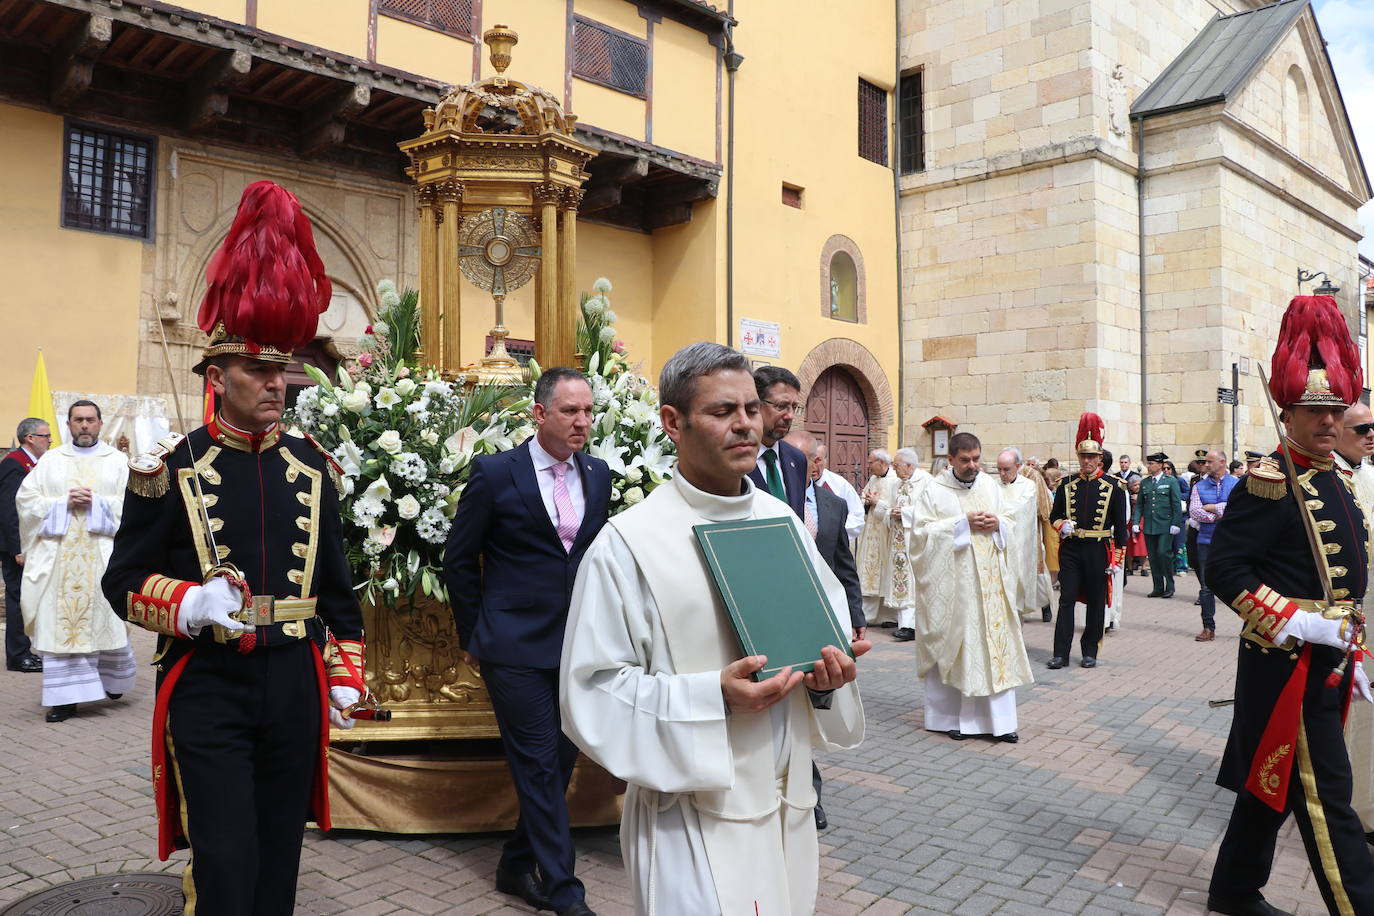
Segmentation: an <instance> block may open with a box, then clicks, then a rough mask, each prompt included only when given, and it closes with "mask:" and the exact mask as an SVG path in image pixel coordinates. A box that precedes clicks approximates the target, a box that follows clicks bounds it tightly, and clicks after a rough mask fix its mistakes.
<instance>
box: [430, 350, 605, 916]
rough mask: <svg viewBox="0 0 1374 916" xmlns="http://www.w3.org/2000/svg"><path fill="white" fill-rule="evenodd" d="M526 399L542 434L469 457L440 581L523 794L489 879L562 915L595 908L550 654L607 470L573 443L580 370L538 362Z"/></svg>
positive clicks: (557, 644)
mask: <svg viewBox="0 0 1374 916" xmlns="http://www.w3.org/2000/svg"><path fill="white" fill-rule="evenodd" d="M534 400H535V403H534V420H535V423H536V424H538V427H539V429H538V432H537V433H536V434H535V435H534V436H531V437H530V438H529V439H528V440H526V441H525V442H524V443H523V444H521V445H520V446H519V447H518V448H515V449H512V450H511V451H508V452H502V453H500V454H497V455H485V456H482V457H480V458H478V459H476V461H475V462H474V463H473V468H472V474H471V476H470V477H469V478H468V483H467V487H466V489H464V490H463V496H462V498H461V499H460V500H459V501H458V510H457V513H456V515H455V516H454V519H453V529H452V531H451V533H450V534H449V540H448V548H447V550H446V552H445V554H444V578H445V581H446V582H447V583H448V593H449V600H450V602H451V603H452V605H453V618H454V621H455V622H456V624H457V627H458V641H459V644H460V646H461V650H462V655H463V658H464V660H465V661H466V662H467V663H468V664H470V665H473V666H474V667H475V666H476V665H477V664H479V663H480V664H481V670H482V678H483V680H484V681H485V682H486V685H487V691H488V692H489V693H490V695H491V705H492V709H493V711H494V712H495V713H496V721H497V724H498V725H499V726H500V728H501V741H502V744H503V745H504V746H505V749H506V758H507V760H508V761H509V763H510V771H511V778H512V780H513V781H514V782H515V789H516V793H517V795H518V796H519V799H520V820H519V822H518V823H517V824H516V827H515V835H514V836H513V837H511V839H510V840H508V841H507V842H506V845H505V847H504V848H503V849H502V852H501V861H500V863H499V864H498V865H497V867H496V888H497V890H499V891H501V892H503V893H507V894H513V895H515V896H518V897H521V898H523V899H524V900H525V901H526V902H527V903H529V904H530V905H531V906H534V907H536V908H540V909H552V910H554V911H555V912H557V913H559V914H560V916H563V914H567V916H590V914H591V913H592V911H591V910H590V909H589V908H588V907H587V904H586V901H585V896H586V892H585V890H584V889H583V887H582V882H581V881H579V880H578V879H577V878H576V877H574V876H573V860H574V857H575V851H574V849H573V843H572V834H571V832H570V830H569V827H568V807H567V802H566V801H565V799H564V793H566V791H567V788H568V781H569V780H570V779H571V778H572V769H573V763H574V762H575V761H576V759H577V747H576V746H575V745H574V744H573V743H572V742H571V741H569V740H568V739H567V737H565V736H564V735H563V732H562V727H561V722H560V717H559V710H558V665H559V659H560V657H561V655H562V651H563V629H564V626H565V624H566V622H567V617H568V600H569V599H570V598H571V596H572V589H573V580H574V579H575V578H576V577H577V566H578V563H579V562H580V561H581V559H582V555H583V554H584V553H585V552H586V550H587V547H588V545H590V544H591V542H592V539H593V538H595V537H596V535H597V533H598V532H599V531H600V530H601V527H602V525H604V524H605V523H606V516H607V509H608V506H609V504H610V497H611V473H610V469H609V468H608V467H607V466H606V462H604V461H602V460H600V459H599V458H592V457H589V456H587V455H584V454H583V453H582V452H581V449H582V447H583V446H584V445H585V444H586V442H587V434H588V431H589V430H590V429H591V425H592V391H591V387H590V386H589V385H588V384H587V380H586V378H584V377H583V375H582V374H581V373H580V372H577V371H576V370H574V369H564V368H553V369H547V370H545V371H544V374H543V375H541V376H540V377H539V381H538V383H537V384H536V385H535V389H534ZM536 866H537V871H536Z"/></svg>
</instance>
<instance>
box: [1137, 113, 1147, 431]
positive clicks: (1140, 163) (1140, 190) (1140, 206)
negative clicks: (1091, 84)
mask: <svg viewBox="0 0 1374 916" xmlns="http://www.w3.org/2000/svg"><path fill="white" fill-rule="evenodd" d="M1135 150H1136V166H1135V209H1136V247H1137V248H1138V249H1139V252H1140V257H1139V270H1140V455H1141V457H1142V458H1143V457H1144V456H1145V455H1147V454H1149V447H1150V446H1149V440H1150V434H1149V411H1150V375H1149V373H1148V372H1146V371H1145V356H1146V349H1147V347H1148V341H1149V333H1148V322H1147V320H1146V315H1147V314H1148V312H1147V311H1146V308H1145V292H1146V282H1145V118H1144V117H1143V116H1142V117H1139V118H1136V120H1135Z"/></svg>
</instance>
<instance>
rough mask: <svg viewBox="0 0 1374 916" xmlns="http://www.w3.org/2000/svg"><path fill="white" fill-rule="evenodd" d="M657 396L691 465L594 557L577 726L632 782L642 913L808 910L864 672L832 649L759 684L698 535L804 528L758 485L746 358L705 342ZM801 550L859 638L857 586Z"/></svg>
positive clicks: (572, 644) (585, 601) (576, 650)
mask: <svg viewBox="0 0 1374 916" xmlns="http://www.w3.org/2000/svg"><path fill="white" fill-rule="evenodd" d="M659 391H660V397H661V399H662V402H663V407H662V408H661V415H662V419H663V426H664V430H665V431H666V432H667V434H668V435H669V437H671V438H672V439H673V441H674V442H675V443H677V447H678V465H677V468H676V469H675V472H674V475H673V478H672V479H671V480H670V481H669V482H667V483H664V484H662V485H661V486H659V487H658V488H657V489H655V490H654V491H653V492H652V493H651V494H650V495H649V496H648V498H646V499H645V500H644V502H643V503H640V504H639V505H636V506H634V507H633V508H631V509H629V510H628V511H626V512H624V513H622V514H621V515H618V516H615V517H613V518H612V519H611V520H610V521H609V522H608V523H607V525H606V527H605V528H604V529H603V530H602V532H601V534H600V535H598V536H597V539H596V540H595V541H594V542H593V543H592V546H591V547H590V548H589V549H588V550H587V554H586V556H585V558H584V559H583V561H582V565H581V567H580V568H579V571H578V575H577V583H576V586H575V587H574V589H573V597H572V604H571V607H570V610H569V614H568V629H567V633H566V636H565V638H564V642H563V658H562V666H561V673H560V685H559V686H560V698H561V702H562V712H563V728H564V730H565V731H566V732H567V733H568V735H569V737H571V738H572V739H573V741H574V742H575V743H576V744H577V745H578V746H579V747H580V748H581V749H582V750H583V751H584V752H585V753H586V754H587V755H588V756H589V757H591V758H592V759H593V760H595V761H597V762H598V763H599V764H601V765H602V766H603V767H605V768H606V769H607V770H609V771H610V772H611V773H613V774H615V775H616V776H618V777H620V778H621V779H624V780H625V781H626V782H627V783H628V784H629V785H628V788H627V790H626V794H625V809H624V814H623V817H622V819H621V825H620V845H621V852H622V854H623V858H624V861H625V869H626V872H627V873H628V876H629V880H630V887H631V890H632V892H633V894H634V901H635V912H636V913H640V914H665V916H675V914H706V916H710V914H723V916H755V914H770V916H772V914H779V916H783V914H786V916H791V914H805V913H810V912H812V911H813V910H814V908H815V901H816V889H817V883H818V873H819V847H818V845H817V841H816V826H815V820H814V817H813V815H812V808H813V807H814V806H815V804H816V795H815V791H814V790H813V789H812V786H811V755H812V752H813V750H824V749H831V748H847V747H854V746H856V745H857V744H858V743H859V741H860V740H861V739H862V738H863V728H864V720H863V709H862V706H861V705H860V702H859V695H858V690H857V688H856V687H855V686H854V684H853V683H852V681H853V680H854V673H855V666H854V660H853V659H851V658H850V657H849V656H848V655H846V654H844V653H843V652H842V651H840V650H839V649H836V648H833V647H826V648H825V649H824V650H823V655H824V657H823V659H822V660H821V661H820V662H818V664H817V667H816V670H815V671H814V672H812V673H809V674H806V675H805V676H803V675H802V674H801V673H800V672H792V671H790V670H789V669H784V670H783V671H781V672H779V673H778V674H776V675H774V676H772V677H770V678H768V679H766V680H763V681H759V682H757V683H756V682H754V681H753V680H751V678H750V675H751V674H752V673H753V672H755V671H758V670H759V669H760V668H761V667H762V666H763V664H764V662H763V657H762V656H748V657H745V658H740V648H739V642H738V640H737V639H736V637H735V634H734V631H733V629H732V628H731V626H730V623H729V619H728V617H727V615H726V613H725V610H724V607H723V605H722V604H721V602H720V600H719V599H718V598H717V596H716V593H715V590H714V587H713V585H712V584H711V581H710V578H709V574H708V572H707V568H706V566H705V563H704V562H703V560H702V559H701V557H700V554H699V553H698V550H697V546H696V543H695V537H694V535H693V533H692V525H694V524H703V523H709V522H718V521H726V520H732V519H744V518H788V519H791V521H792V523H793V524H794V525H797V526H798V529H799V531H800V532H801V534H802V535H805V531H804V529H802V528H801V522H800V520H798V519H797V518H796V515H795V513H793V512H792V511H791V509H790V508H789V507H788V506H787V505H786V504H785V503H783V502H781V501H779V500H777V499H774V498H773V497H772V496H771V495H769V494H767V493H764V492H762V491H760V490H758V489H756V488H755V487H754V486H753V485H752V484H751V483H750V482H749V481H748V480H747V479H746V478H745V476H744V475H745V474H746V473H748V471H749V470H750V468H752V467H753V466H754V462H755V459H756V456H757V455H758V443H759V439H760V432H761V427H760V424H759V420H758V396H757V393H756V391H755V388H754V382H753V378H752V376H751V374H750V372H749V365H748V363H747V361H745V359H744V357H742V356H741V355H740V354H739V353H737V352H736V351H734V350H731V349H729V348H728V347H723V346H721V345H719V344H712V343H699V344H694V345H692V346H690V347H687V348H685V349H683V350H681V351H679V352H678V353H677V354H675V355H674V356H673V357H672V358H671V359H670V360H669V361H668V363H667V364H666V365H665V366H664V368H663V373H662V376H661V378H660V381H659ZM800 540H801V541H802V543H803V544H805V545H806V548H807V550H808V552H809V553H810V555H811V561H812V563H813V564H814V566H815V568H816V573H817V575H818V576H819V577H820V580H821V582H822V583H823V585H824V587H825V592H826V596H827V598H828V599H829V602H830V605H831V611H832V613H834V615H835V617H836V620H837V622H838V624H839V626H840V628H841V632H848V631H849V614H848V610H847V609H846V604H845V597H844V590H843V588H842V587H841V585H840V583H839V581H838V580H836V579H835V577H834V574H833V573H831V572H830V570H829V569H828V568H827V567H826V566H825V563H824V562H823V561H822V560H821V558H820V556H819V554H817V553H816V551H815V545H814V543H813V542H812V539H811V538H810V537H806V536H802V537H801V538H800ZM852 648H853V650H854V653H855V655H856V656H857V655H861V654H863V653H864V652H865V651H867V649H868V648H869V644H868V643H867V641H858V642H855V643H852Z"/></svg>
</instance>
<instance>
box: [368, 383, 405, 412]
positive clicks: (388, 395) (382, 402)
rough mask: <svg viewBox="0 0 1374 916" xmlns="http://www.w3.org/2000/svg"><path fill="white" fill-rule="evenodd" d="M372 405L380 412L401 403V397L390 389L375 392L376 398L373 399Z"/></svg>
mask: <svg viewBox="0 0 1374 916" xmlns="http://www.w3.org/2000/svg"><path fill="white" fill-rule="evenodd" d="M373 403H375V404H376V405H377V406H378V407H380V408H381V409H382V410H389V409H390V408H392V407H395V406H396V405H397V404H399V403H401V396H400V395H398V394H397V393H396V392H395V391H393V390H392V389H390V388H383V389H382V390H381V391H379V392H377V397H375V398H373Z"/></svg>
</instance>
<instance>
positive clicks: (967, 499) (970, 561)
mask: <svg viewBox="0 0 1374 916" xmlns="http://www.w3.org/2000/svg"><path fill="white" fill-rule="evenodd" d="M949 449H950V466H949V467H948V468H946V469H945V470H943V471H941V472H940V473H939V475H937V476H936V478H935V480H934V481H933V482H932V483H931V484H930V485H929V486H927V487H926V488H925V489H924V490H923V491H922V492H921V495H920V497H919V498H918V499H917V500H916V505H915V506H914V507H913V508H912V509H911V510H909V511H910V513H911V515H910V518H911V539H910V544H911V553H912V556H913V557H919V558H920V560H919V562H917V563H914V564H913V569H914V570H915V573H916V601H917V604H918V605H919V606H920V608H921V614H920V617H919V618H918V619H917V637H916V668H917V673H918V674H920V675H921V676H922V677H924V678H925V681H924V692H925V726H926V728H927V729H929V730H930V731H937V732H944V733H946V734H947V735H949V736H950V737H951V738H954V739H955V740H963V739H964V738H967V737H969V736H974V735H978V736H988V737H992V738H994V739H996V740H999V741H1008V742H1015V741H1017V740H1018V737H1017V732H1016V728H1017V724H1016V688H1017V687H1020V686H1022V685H1024V684H1029V683H1031V682H1032V677H1031V671H1030V660H1029V659H1028V658H1027V656H1026V644H1025V642H1024V640H1023V639H1022V636H1021V620H1020V618H1019V616H1018V615H1017V613H1016V608H1015V604H1014V602H1015V596H1016V583H1015V580H1014V577H1013V574H1012V570H1011V561H1010V557H1009V551H1008V545H1009V544H1010V542H1011V540H1012V539H1013V538H1015V537H1016V528H1015V525H1014V524H1013V523H1012V521H1011V516H1010V514H1009V512H1008V507H1007V504H1006V500H1005V499H1004V497H1003V493H1002V488H1001V486H1000V485H999V484H998V481H997V480H996V478H994V477H992V476H991V475H987V474H984V473H982V470H981V469H980V467H979V461H980V460H981V458H982V453H983V447H982V444H981V443H979V441H978V437H977V436H974V435H973V434H971V433H956V434H955V435H954V436H951V437H950V440H949Z"/></svg>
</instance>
